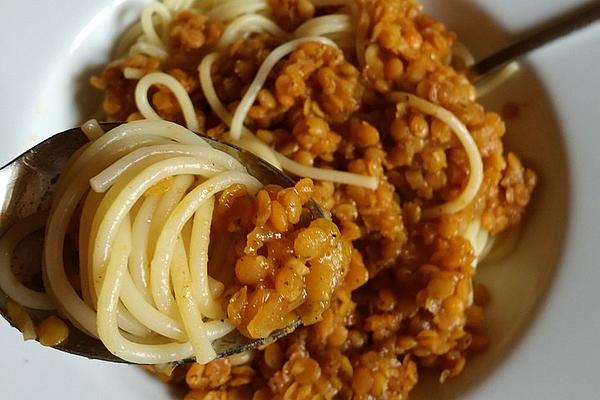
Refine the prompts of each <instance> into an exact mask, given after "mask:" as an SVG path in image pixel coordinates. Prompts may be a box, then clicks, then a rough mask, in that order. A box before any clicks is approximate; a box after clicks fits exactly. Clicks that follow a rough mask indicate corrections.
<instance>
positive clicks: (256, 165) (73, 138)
mask: <svg viewBox="0 0 600 400" xmlns="http://www.w3.org/2000/svg"><path fill="white" fill-rule="evenodd" d="M101 125H102V127H103V128H104V130H109V129H112V128H114V127H115V126H118V125H119V124H118V123H103V124H101ZM203 137H204V136H203ZM204 138H205V139H206V140H207V141H208V143H209V144H210V145H211V146H212V147H214V148H215V149H218V150H221V151H224V152H226V153H227V154H229V155H231V156H233V157H235V158H236V159H238V160H239V161H240V162H241V163H242V165H244V166H245V167H246V169H247V170H248V172H249V173H250V174H251V175H253V176H254V177H255V178H257V179H258V180H259V181H261V182H263V183H265V184H267V183H273V184H278V185H280V186H283V187H286V186H291V185H293V184H294V183H295V181H294V180H293V179H292V178H290V177H289V176H287V175H286V174H284V173H283V172H281V171H279V170H278V169H276V168H274V167H273V166H271V165H270V164H268V163H266V162H264V161H263V160H262V159H260V158H258V157H256V156H255V155H253V154H252V153H249V152H247V151H245V150H242V149H239V148H237V147H234V146H232V145H229V144H225V143H222V142H219V141H217V140H214V139H211V138H208V137H204ZM86 142H87V139H86V137H85V135H84V134H83V132H81V130H80V129H79V128H74V129H69V130H68V131H65V132H62V133H59V134H57V135H54V136H52V137H51V138H49V139H47V140H46V141H44V142H42V143H40V144H38V145H37V146H35V147H33V148H32V149H30V150H28V151H26V152H25V153H23V154H22V155H20V156H19V157H17V158H16V159H14V160H13V161H12V162H10V163H8V164H7V165H5V166H4V167H2V168H1V169H0V235H2V234H4V232H6V230H7V229H8V228H9V227H10V226H12V225H13V224H15V223H16V222H17V221H19V220H20V219H23V218H25V217H27V216H29V215H31V214H34V213H38V212H43V211H46V210H48V209H49V207H50V203H51V201H52V200H51V199H52V193H53V191H54V188H55V184H56V182H57V180H58V176H59V175H60V173H61V171H62V170H63V168H64V166H65V164H66V162H67V160H68V159H69V157H70V156H71V155H72V154H73V153H74V152H75V151H76V150H77V149H79V148H80V147H81V146H82V145H83V144H85V143H86ZM305 208H306V210H307V212H305V213H304V214H305V218H306V219H307V220H312V219H316V218H321V217H325V214H324V212H323V210H322V209H321V208H320V207H319V206H318V205H317V203H315V202H314V201H312V200H311V201H309V202H308V203H307V205H306V206H305ZM24 246H30V247H31V248H27V247H26V248H25V249H21V250H22V251H23V252H24V253H25V254H27V256H26V257H23V259H24V261H25V262H27V261H31V262H33V263H34V265H23V266H20V267H22V270H25V271H26V270H30V271H31V270H33V271H39V270H40V264H39V258H38V257H35V256H30V255H34V254H41V251H42V249H41V241H31V244H30V243H29V242H24ZM32 260H33V261H32ZM25 275H31V274H27V273H26V274H25ZM8 300H9V299H8V297H7V296H6V294H5V293H3V292H2V291H1V290H0V314H1V315H2V316H3V317H4V318H5V319H6V320H7V321H8V322H9V323H11V325H13V326H14V324H13V323H12V321H11V320H10V319H9V318H8V316H7V314H6V305H7V301H8ZM27 311H28V312H29V314H30V316H31V317H32V319H33V322H34V323H35V325H36V326H37V324H39V323H40V322H41V321H42V320H43V319H45V318H46V317H48V316H49V315H52V314H55V312H53V311H51V312H48V311H39V310H27ZM299 325H300V323H299V322H295V323H293V324H292V325H290V326H288V327H287V328H285V329H282V330H279V331H276V332H274V333H273V334H271V335H270V336H269V337H266V338H263V339H258V340H252V339H249V338H247V337H245V336H242V335H241V334H240V333H239V332H238V331H237V330H235V331H233V332H231V333H230V334H228V335H227V336H225V337H223V338H221V339H218V340H215V341H214V342H213V346H214V348H215V350H216V352H217V355H218V357H226V356H229V355H232V354H236V353H241V352H243V351H246V350H249V349H254V348H256V347H259V346H262V345H264V344H267V343H270V342H273V341H275V340H277V339H279V338H280V337H282V336H284V335H287V334H288V333H290V332H292V331H293V330H294V329H296V328H297V327H298V326H299ZM69 328H70V330H69V337H68V339H67V341H66V342H64V343H63V344H60V345H58V346H56V347H55V348H56V349H58V350H61V351H64V352H67V353H70V354H76V355H79V356H84V357H87V358H90V359H96V360H105V361H112V362H121V363H124V362H125V361H123V360H122V359H120V358H118V357H116V356H114V355H113V354H112V353H110V352H109V351H108V350H107V349H106V348H105V347H104V345H103V344H102V343H101V342H100V341H99V340H97V339H94V338H92V337H90V336H88V335H87V334H85V333H83V332H81V331H80V330H78V329H77V328H75V327H74V326H72V325H71V326H70V327H69ZM185 361H193V360H182V362H185Z"/></svg>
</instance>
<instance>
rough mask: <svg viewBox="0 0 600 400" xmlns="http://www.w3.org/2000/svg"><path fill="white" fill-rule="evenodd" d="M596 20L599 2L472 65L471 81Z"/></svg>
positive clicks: (598, 16) (599, 17)
mask: <svg viewBox="0 0 600 400" xmlns="http://www.w3.org/2000/svg"><path fill="white" fill-rule="evenodd" d="M598 19H600V1H594V2H593V3H591V4H590V5H588V6H584V7H583V8H582V9H581V10H578V11H577V12H575V13H574V14H573V15H571V16H570V17H568V18H566V19H563V20H560V21H559V22H557V23H554V24H551V25H550V26H548V27H546V28H543V29H541V30H539V31H537V32H535V33H533V34H531V35H528V36H527V37H525V38H523V39H521V40H518V41H516V42H515V43H513V44H511V45H509V46H507V47H505V48H503V49H502V50H500V51H497V52H495V53H493V54H492V55H490V56H487V57H485V58H484V59H482V60H480V61H478V62H477V63H475V64H473V65H472V66H471V68H470V77H471V81H472V82H477V81H478V80H479V79H481V78H482V77H483V76H484V75H486V74H488V73H490V72H493V71H496V70H497V69H499V68H501V67H503V66H504V65H506V64H508V63H509V62H511V61H513V60H515V59H517V58H519V57H520V56H522V55H523V54H526V53H528V52H531V51H533V50H535V49H537V48H538V47H541V46H543V45H545V44H546V43H549V42H551V41H553V40H555V39H558V38H561V37H563V36H566V35H568V34H570V33H572V32H575V31H577V30H579V29H581V28H584V27H586V26H588V25H590V24H592V23H594V22H596V21H597V20H598Z"/></svg>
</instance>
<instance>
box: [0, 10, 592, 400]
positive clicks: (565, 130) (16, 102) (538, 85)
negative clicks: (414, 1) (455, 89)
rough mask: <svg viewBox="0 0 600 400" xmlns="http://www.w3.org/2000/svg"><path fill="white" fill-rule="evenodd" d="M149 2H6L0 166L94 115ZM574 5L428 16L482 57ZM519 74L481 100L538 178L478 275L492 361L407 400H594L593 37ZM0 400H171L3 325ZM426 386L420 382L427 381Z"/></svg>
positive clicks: (566, 45)
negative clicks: (502, 120) (511, 230)
mask: <svg viewBox="0 0 600 400" xmlns="http://www.w3.org/2000/svg"><path fill="white" fill-rule="evenodd" d="M142 3H143V0H113V1H110V0H95V1H92V0H87V1H83V0H82V1H78V2H71V1H68V0H54V1H52V2H48V1H43V0H21V1H19V2H8V1H2V2H0V15H2V16H9V17H8V18H5V19H4V20H3V22H4V23H3V25H1V26H0V48H2V49H3V50H4V51H3V54H2V56H1V57H0V91H1V93H2V94H3V98H2V100H1V101H0V120H1V121H2V129H0V164H2V163H4V162H5V161H8V160H9V159H11V158H12V157H14V156H16V155H18V154H19V153H20V152H21V151H22V150H24V149H26V148H28V147H30V146H32V145H34V144H35V143H37V142H38V141H40V140H41V139H43V138H44V137H46V136H47V135H49V134H51V133H53V132H57V131H60V130H62V129H66V128H68V127H71V126H74V125H76V124H78V123H79V122H81V120H82V119H84V118H85V117H86V116H88V115H90V114H91V113H92V112H93V111H94V110H95V108H96V106H97V104H98V101H99V98H98V94H97V93H95V92H94V91H93V90H91V89H90V88H89V86H88V85H87V78H88V76H89V74H90V73H91V72H93V71H97V70H98V67H99V66H101V65H102V64H103V63H105V62H106V61H107V60H108V59H109V52H110V48H111V46H112V45H113V44H114V41H115V37H116V35H117V34H118V33H119V32H120V31H121V30H122V28H123V27H124V26H125V25H126V24H127V22H128V21H131V20H132V19H133V18H135V17H136V13H137V10H139V5H140V4H142ZM583 3H585V1H574V0H530V1H528V2H522V1H519V0H503V1H493V0H452V1H442V0H429V1H427V2H426V5H427V7H428V10H430V11H431V12H432V13H433V14H435V15H436V16H439V17H440V18H442V19H443V20H444V21H446V22H447V23H448V25H449V26H450V27H451V28H452V29H454V30H456V31H457V32H458V33H459V34H460V35H461V39H462V40H463V41H464V42H465V43H466V44H467V45H468V46H469V47H470V48H471V49H472V50H473V51H474V52H475V54H476V55H478V56H482V55H485V54H487V53H489V52H491V51H493V49H495V48H498V47H499V46H501V45H503V44H505V43H507V42H509V41H510V39H511V38H512V37H515V36H517V35H518V34H519V33H521V32H522V31H524V30H526V29H528V28H529V27H532V26H535V25H537V24H539V23H542V22H544V21H546V20H547V19H548V18H551V17H554V16H556V15H559V14H560V13H561V12H563V11H565V10H568V9H570V8H571V7H574V6H576V5H577V4H583ZM525 61H526V62H525V64H524V69H523V71H522V72H521V73H520V74H518V75H516V76H515V77H514V79H512V80H511V81H509V82H507V83H506V84H505V85H503V86H502V87H500V88H499V89H498V90H497V91H496V92H495V93H494V94H493V95H491V96H490V97H489V98H486V99H484V102H485V103H486V105H488V106H489V107H490V108H491V109H498V110H499V109H501V108H502V107H503V106H504V105H505V104H506V103H507V102H513V103H516V104H517V105H518V106H519V109H520V113H519V117H518V118H516V119H514V120H509V121H507V126H508V131H509V133H508V135H507V143H508V145H509V147H510V148H511V149H515V150H516V151H518V152H519V153H520V154H522V155H523V157H524V159H525V160H526V161H527V162H528V163H529V164H531V165H532V166H533V167H534V168H535V169H536V170H538V171H539V174H540V184H539V187H538V190H537V191H536V195H535V197H534V200H533V202H532V205H531V212H530V215H529V218H528V220H527V221H526V225H525V228H524V231H523V233H522V236H521V238H522V240H521V242H520V243H519V245H518V247H517V249H516V250H515V253H514V254H513V255H511V257H510V258H509V259H507V260H504V261H503V262H500V263H497V264H495V265H489V266H482V267H481V270H480V273H479V277H478V279H481V280H482V281H485V282H486V284H488V285H489V286H490V287H491V290H492V293H493V302H492V304H491V306H490V308H489V310H488V320H489V326H490V331H491V336H492V343H493V345H492V347H491V348H490V350H489V351H488V352H486V353H484V354H483V355H481V356H478V357H475V358H474V359H473V360H471V362H470V363H469V365H468V367H467V370H466V371H465V373H464V374H463V375H462V376H461V377H460V378H459V379H457V380H455V381H453V382H451V383H450V384H447V385H444V386H439V385H435V384H431V383H430V384H426V385H421V387H420V389H419V390H418V393H417V394H416V395H415V398H433V399H437V398H439V399H451V398H465V399H507V398H508V399H532V400H537V399H550V400H559V399H571V398H573V399H596V398H600V379H598V378H597V373H598V372H599V368H598V366H597V362H596V360H598V359H600V346H599V345H598V344H597V343H596V338H597V337H598V335H600V312H599V311H598V305H600V295H599V294H598V293H599V290H598V288H600V268H598V266H597V263H596V247H597V246H598V244H600V231H599V230H598V228H597V226H598V224H599V223H600V211H598V210H597V209H596V199H597V198H598V197H599V196H600V179H599V178H598V171H599V170H600V161H598V160H599V158H598V157H597V153H596V149H597V148H599V147H600V136H599V135H598V134H597V132H598V129H597V127H596V126H597V125H596V120H597V117H598V116H599V115H600V96H598V89H599V88H600V24H596V26H593V27H590V28H588V29H587V30H585V31H583V32H580V33H577V34H575V35H573V36H570V37H568V38H566V39H563V40H561V41H558V42H556V43H554V44H552V45H550V46H548V47H546V48H544V49H542V50H539V51H537V52H535V53H534V54H532V55H531V56H529V57H527V59H526V60H525ZM0 354H2V357H1V358H0V371H1V372H0V398H1V399H7V400H12V399H37V398H41V397H42V396H43V398H48V399H71V398H85V399H104V398H112V399H144V398H157V399H162V398H172V397H174V396H175V395H174V394H173V393H170V392H169V390H168V388H166V387H165V386H164V385H162V384H160V383H158V382H157V381H156V380H154V379H152V378H150V377H149V376H148V375H147V374H145V373H144V372H143V371H141V370H140V369H138V368H134V367H128V366H123V365H111V364H106V363H101V362H91V361H88V360H84V359H80V358H72V357H68V356H66V355H63V354H61V353H59V352H58V351H54V350H52V349H48V348H43V347H41V346H39V345H38V344H36V343H24V342H23V341H22V340H21V338H20V336H19V334H18V332H16V331H15V330H14V329H11V328H9V326H8V325H7V324H6V323H5V322H3V321H1V322H0ZM425 380H427V379H425Z"/></svg>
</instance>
